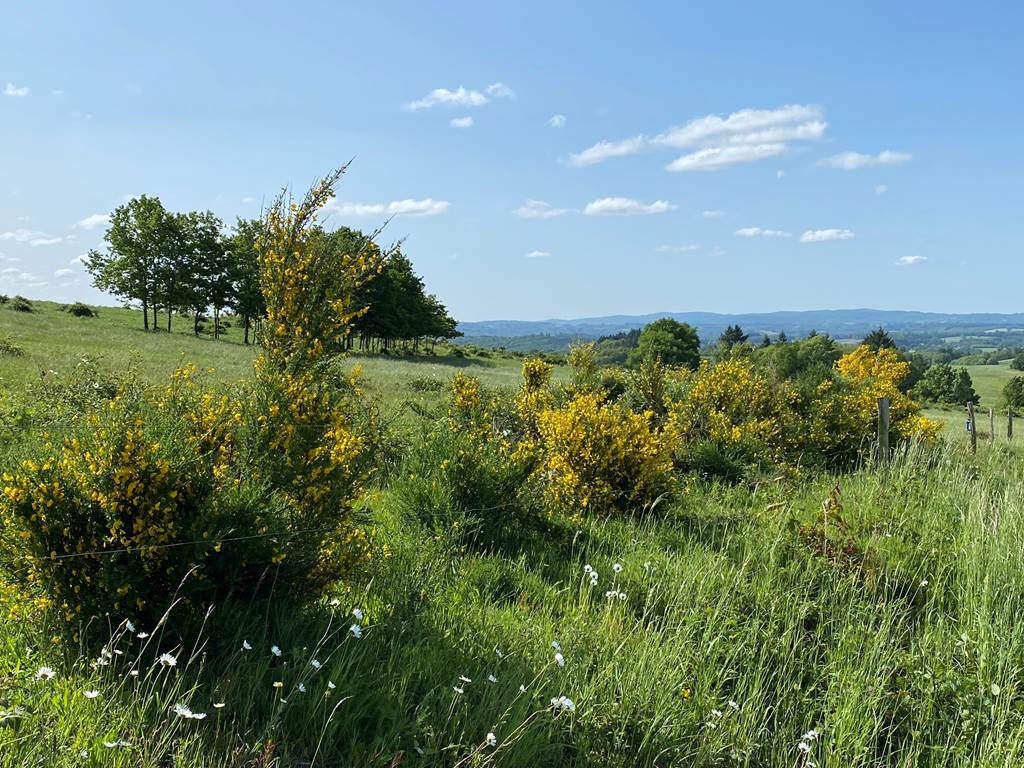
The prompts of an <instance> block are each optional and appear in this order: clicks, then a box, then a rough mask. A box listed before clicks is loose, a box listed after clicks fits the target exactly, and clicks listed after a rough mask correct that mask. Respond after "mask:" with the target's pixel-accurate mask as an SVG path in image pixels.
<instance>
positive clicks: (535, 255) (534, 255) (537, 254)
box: [524, 251, 551, 259]
mask: <svg viewBox="0 0 1024 768" xmlns="http://www.w3.org/2000/svg"><path fill="white" fill-rule="evenodd" d="M550 255H551V252H550V251H530V252H529V253H527V254H525V255H524V257H525V258H527V259H544V258H547V257H548V256H550Z"/></svg>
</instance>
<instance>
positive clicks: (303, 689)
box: [299, 683, 306, 693]
mask: <svg viewBox="0 0 1024 768" xmlns="http://www.w3.org/2000/svg"><path fill="white" fill-rule="evenodd" d="M305 692H306V686H305V684H303V683H299V693H305Z"/></svg>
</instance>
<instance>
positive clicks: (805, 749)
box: [796, 741, 811, 755]
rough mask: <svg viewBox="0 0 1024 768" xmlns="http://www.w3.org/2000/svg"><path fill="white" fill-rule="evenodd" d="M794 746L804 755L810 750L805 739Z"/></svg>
mask: <svg viewBox="0 0 1024 768" xmlns="http://www.w3.org/2000/svg"><path fill="white" fill-rule="evenodd" d="M796 748H797V749H799V750H800V751H801V752H803V753H804V754H805V755H806V754H807V753H808V752H810V751H811V745H810V744H808V743H807V742H806V741H801V742H800V743H799V744H797V745H796Z"/></svg>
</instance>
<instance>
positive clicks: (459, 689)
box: [452, 685, 466, 693]
mask: <svg viewBox="0 0 1024 768" xmlns="http://www.w3.org/2000/svg"><path fill="white" fill-rule="evenodd" d="M452 690H453V691H455V692H456V693H465V692H466V689H465V688H459V686H457V685H453V686H452Z"/></svg>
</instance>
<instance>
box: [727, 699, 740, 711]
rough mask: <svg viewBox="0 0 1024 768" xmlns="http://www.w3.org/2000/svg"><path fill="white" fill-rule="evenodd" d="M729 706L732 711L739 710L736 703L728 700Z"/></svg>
mask: <svg viewBox="0 0 1024 768" xmlns="http://www.w3.org/2000/svg"><path fill="white" fill-rule="evenodd" d="M729 706H730V707H732V708H733V709H734V710H737V711H738V710H739V708H740V705H739V704H737V703H736V702H735V701H733V700H732V699H729Z"/></svg>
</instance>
